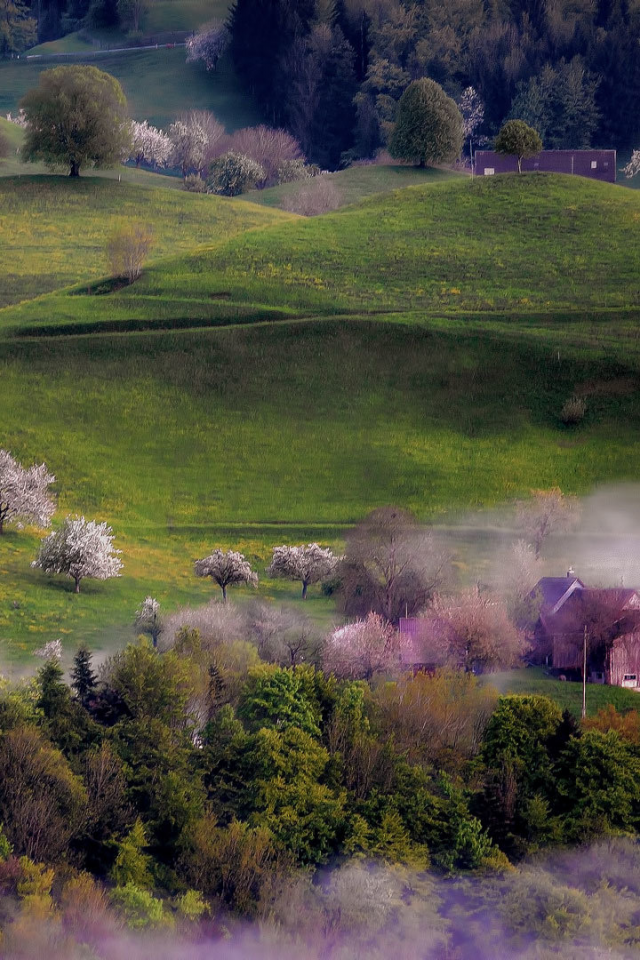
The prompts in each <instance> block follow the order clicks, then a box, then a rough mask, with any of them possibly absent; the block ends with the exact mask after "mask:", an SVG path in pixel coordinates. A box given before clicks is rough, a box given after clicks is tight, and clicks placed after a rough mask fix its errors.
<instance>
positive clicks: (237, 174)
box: [207, 150, 265, 197]
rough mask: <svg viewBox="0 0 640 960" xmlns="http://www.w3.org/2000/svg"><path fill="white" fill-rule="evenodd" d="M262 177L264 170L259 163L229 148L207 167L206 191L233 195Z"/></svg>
mask: <svg viewBox="0 0 640 960" xmlns="http://www.w3.org/2000/svg"><path fill="white" fill-rule="evenodd" d="M264 177H265V172H264V170H263V168H262V167H261V166H260V164H259V163H256V162H255V160H252V159H251V157H245V156H243V154H241V153H234V152H233V151H232V150H230V151H229V152H228V153H224V154H223V155H222V156H221V157H218V158H217V160H214V161H213V163H212V164H211V166H210V167H209V176H208V177H207V193H218V194H222V196H224V197H235V196H237V195H238V194H239V193H244V192H245V191H246V190H250V189H251V188H252V187H255V185H256V184H257V183H258V182H259V181H260V180H264Z"/></svg>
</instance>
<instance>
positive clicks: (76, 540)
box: [31, 517, 122, 593]
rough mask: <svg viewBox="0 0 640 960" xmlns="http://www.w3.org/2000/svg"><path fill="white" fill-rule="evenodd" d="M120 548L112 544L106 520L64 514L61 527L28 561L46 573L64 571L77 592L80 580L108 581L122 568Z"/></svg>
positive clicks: (44, 541) (117, 575)
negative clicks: (99, 520) (35, 555)
mask: <svg viewBox="0 0 640 960" xmlns="http://www.w3.org/2000/svg"><path fill="white" fill-rule="evenodd" d="M120 553H121V551H120V550H116V549H115V547H114V546H113V532H112V530H111V527H110V526H108V525H107V524H106V523H96V521H95V520H85V518H84V517H67V518H66V519H65V521H64V523H63V525H62V527H61V528H60V530H55V531H54V532H53V533H50V534H49V536H48V537H45V539H44V540H43V541H42V543H41V544H40V553H39V554H38V556H37V558H36V559H35V560H34V561H33V563H32V564H31V566H32V567H39V568H40V569H41V570H43V571H44V572H45V573H48V574H56V573H65V574H66V575H67V576H68V577H71V579H72V580H73V581H74V583H75V592H76V593H80V581H81V580H84V579H85V578H86V577H89V578H91V579H93V580H109V579H110V578H111V577H119V576H120V570H121V569H122V561H121V560H120V556H119V555H120Z"/></svg>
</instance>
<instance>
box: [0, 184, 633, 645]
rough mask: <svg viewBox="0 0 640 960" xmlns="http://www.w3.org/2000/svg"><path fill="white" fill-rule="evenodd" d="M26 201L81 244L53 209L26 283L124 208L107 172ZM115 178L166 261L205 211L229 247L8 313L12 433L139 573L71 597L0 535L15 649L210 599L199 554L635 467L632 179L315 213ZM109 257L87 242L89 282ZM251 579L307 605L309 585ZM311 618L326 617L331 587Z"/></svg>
mask: <svg viewBox="0 0 640 960" xmlns="http://www.w3.org/2000/svg"><path fill="white" fill-rule="evenodd" d="M7 183H9V181H7ZM18 185H19V186H21V188H22V189H23V191H24V192H22V193H20V192H18V193H16V197H17V199H16V201H15V205H14V207H13V208H12V209H11V213H10V220H9V221H7V222H10V223H11V224H14V223H20V224H22V223H23V222H25V223H26V221H27V219H29V220H35V222H37V217H34V213H37V210H38V204H39V203H41V202H43V201H42V198H43V197H44V198H46V197H47V191H48V190H53V191H54V194H52V197H53V196H54V197H55V207H56V208H58V209H60V210H62V209H63V207H65V208H66V207H67V206H68V207H69V210H70V212H69V225H68V227H66V228H65V230H62V229H61V227H60V224H59V221H57V220H56V218H55V217H54V216H53V215H51V220H50V230H48V231H47V230H44V229H43V230H41V231H40V236H44V235H47V236H48V238H49V239H48V241H47V242H48V243H49V244H50V246H49V248H48V249H49V253H48V254H44V253H43V250H42V249H39V247H38V244H37V243H33V242H32V241H33V238H31V240H30V239H29V238H30V237H31V234H30V232H29V231H30V230H31V227H27V226H24V227H23V226H21V228H20V229H21V230H22V229H24V230H25V233H24V238H25V239H24V240H23V241H21V240H20V236H21V235H20V234H18V236H17V243H16V242H14V244H13V245H12V249H15V250H17V251H18V253H17V254H16V259H15V261H14V262H15V264H16V267H15V268H14V270H15V273H16V275H18V274H19V276H20V277H22V278H25V277H28V276H31V277H34V276H36V275H37V274H38V273H39V272H40V271H43V270H44V268H45V263H46V261H51V260H53V258H54V257H55V256H56V255H59V256H60V260H61V263H64V262H65V261H71V260H72V257H71V252H72V251H73V249H74V244H77V241H74V239H73V237H74V233H73V231H74V230H75V236H77V235H78V234H79V233H80V230H79V224H82V232H83V233H85V234H86V235H87V236H93V237H94V241H92V242H94V243H95V245H96V249H97V248H98V247H99V243H98V237H99V236H101V231H102V229H103V228H102V225H101V221H102V219H103V218H106V217H107V216H108V217H111V218H113V219H117V217H119V216H123V207H122V197H123V193H121V192H118V193H117V194H116V193H115V185H113V186H111V187H109V185H108V184H106V182H105V181H101V182H100V181H95V180H86V181H85V180H81V181H80V184H69V183H68V181H67V180H65V179H62V178H61V179H59V180H56V179H53V180H51V181H44V180H43V181H40V180H38V179H37V178H36V179H35V180H34V181H33V184H32V185H31V186H32V189H31V190H28V189H26V188H25V187H24V185H23V184H22V181H19V182H18ZM75 187H80V193H74V192H73V191H74V188H75ZM118 190H119V191H120V190H126V191H127V194H125V196H129V193H130V195H131V196H130V200H129V202H130V203H131V204H132V207H131V209H132V210H133V209H134V208H135V209H138V208H136V206H135V204H136V201H135V196H136V194H137V195H138V197H139V198H140V200H139V202H140V203H141V204H144V205H146V208H147V209H149V210H152V209H156V211H157V215H158V222H159V223H160V222H165V221H166V224H167V229H171V230H175V231H176V234H177V236H178V239H177V240H176V241H171V240H170V238H169V234H167V239H166V243H165V248H164V250H165V251H166V250H167V248H170V247H171V245H172V243H175V245H176V246H177V244H178V243H181V242H183V241H184V243H185V245H186V244H187V242H188V239H189V236H192V237H194V238H195V239H200V238H201V236H202V234H198V231H199V230H205V229H206V222H207V218H208V220H209V226H210V234H211V236H210V240H211V246H210V247H208V248H203V249H201V250H200V251H198V252H197V253H191V254H188V255H182V256H179V257H173V258H170V259H167V260H155V261H154V263H153V264H151V265H150V267H149V268H148V269H147V270H146V271H145V273H144V274H143V277H142V278H141V280H140V281H138V282H137V283H135V284H134V285H132V286H131V287H129V288H125V289H119V290H118V289H115V290H114V289H113V288H112V287H111V286H110V285H109V283H108V282H105V283H95V282H94V281H92V283H91V285H90V288H88V287H87V284H86V280H85V281H84V286H76V287H75V288H73V289H72V290H70V291H62V292H60V291H59V292H57V293H54V294H50V295H46V296H42V297H39V298H37V299H35V300H31V301H29V302H26V303H22V304H20V305H16V306H10V307H7V308H5V309H4V310H2V311H0V400H1V402H2V409H3V421H2V424H3V425H2V445H3V446H6V447H8V448H9V449H11V450H12V452H13V453H14V454H15V455H16V456H18V458H19V459H21V460H23V461H27V462H30V461H32V460H34V459H38V460H41V459H44V460H46V461H47V463H48V464H49V466H50V467H51V469H52V470H53V472H54V473H55V474H56V476H57V477H58V484H57V489H58V491H59V506H60V511H59V514H58V516H63V515H64V513H65V512H68V511H81V512H83V513H85V514H86V515H87V516H92V517H93V516H96V517H97V518H99V519H107V520H109V522H110V523H112V525H113V527H114V530H115V532H116V535H117V538H118V541H119V545H120V546H121V547H122V549H123V551H124V553H123V559H124V562H125V569H124V576H123V577H122V579H121V580H119V581H117V582H115V583H107V584H95V585H91V584H87V590H86V592H85V593H84V594H81V596H80V598H75V597H74V596H73V594H72V593H71V592H70V591H69V590H67V588H66V585H65V584H60V583H57V582H55V581H54V582H51V581H48V580H46V579H45V578H44V577H43V576H42V575H41V574H40V573H38V572H37V571H34V570H31V568H30V567H29V560H30V559H31V557H32V556H33V555H34V552H35V549H36V545H37V538H36V537H35V535H33V534H31V533H28V532H27V533H25V532H23V533H17V532H12V533H10V534H9V535H7V536H6V537H4V538H3V539H2V541H0V572H1V574H2V577H1V579H0V637H2V638H4V649H5V652H4V655H5V656H10V657H11V658H12V659H14V660H15V659H20V658H21V657H22V656H24V655H26V652H27V651H28V650H29V649H33V647H34V646H39V645H40V644H41V643H42V641H43V640H44V639H50V638H52V637H56V636H64V637H67V638H68V641H69V642H72V641H74V642H75V640H77V639H79V638H80V637H84V638H86V639H89V640H90V641H91V642H92V643H94V644H101V645H104V644H109V643H112V642H116V641H119V640H121V638H122V636H123V635H125V634H126V633H127V631H128V630H129V629H130V627H129V624H130V622H131V619H132V615H133V610H134V609H135V607H136V606H137V605H138V603H139V602H140V600H141V598H143V597H144V596H145V595H146V594H147V593H152V594H154V595H158V596H159V597H160V599H161V600H163V601H165V602H167V603H168V604H170V605H171V604H173V605H175V604H177V603H179V602H184V601H186V600H190V601H193V600H198V599H199V600H204V599H205V598H206V597H208V596H210V595H211V589H210V587H209V586H208V585H206V584H203V583H201V582H199V581H196V580H195V578H194V577H193V576H192V572H191V571H192V561H193V560H194V559H195V558H196V557H198V556H200V555H202V553H203V551H208V550H210V549H211V548H213V547H214V546H218V545H221V546H225V545H229V546H230V545H233V546H236V547H238V548H240V549H244V550H245V552H246V553H247V554H248V555H250V556H251V557H252V559H254V561H255V562H257V563H258V564H259V566H261V568H262V569H264V565H265V563H266V561H267V560H268V557H269V553H270V547H271V546H272V545H274V544H275V543H279V542H284V541H287V540H288V541H289V542H301V541H302V540H307V539H312V538H313V539H321V540H324V541H329V542H339V540H340V538H341V536H342V534H343V532H344V528H345V525H348V524H350V523H352V522H353V521H354V520H356V519H358V518H359V517H360V516H362V515H363V514H364V513H365V512H366V511H367V510H368V509H370V508H372V507H374V506H377V505H380V504H384V503H389V502H393V503H399V504H402V505H405V506H408V507H410V508H412V509H414V510H415V511H416V512H417V513H418V514H419V515H420V516H421V517H423V518H430V517H431V518H435V517H440V518H442V517H443V516H446V515H447V514H448V513H451V512H453V513H455V512H456V511H461V510H464V509H466V508H469V507H474V508H477V507H482V506H486V505H491V504H497V503H501V502H504V501H505V500H509V499H511V498H514V497H518V496H523V495H526V493H527V492H528V491H529V490H530V489H531V488H536V487H549V486H551V485H555V484H558V485H560V486H561V487H562V488H563V489H565V490H566V491H573V492H577V493H580V492H585V491H587V490H589V489H590V488H591V487H592V485H594V484H597V483H601V482H604V481H608V480H615V479H622V478H631V477H635V476H637V475H638V472H639V471H640V444H639V442H638V436H639V435H640V433H639V427H640V391H639V389H638V386H639V384H640V369H639V365H638V364H639V359H638V347H637V333H636V330H637V321H638V310H637V306H636V304H637V290H636V285H635V284H636V281H635V277H636V276H637V275H638V266H639V264H638V263H637V259H638V256H640V254H638V253H637V251H636V249H635V246H634V243H633V239H634V231H635V223H636V222H637V219H638V217H639V216H640V197H637V195H636V194H635V193H633V192H632V191H619V190H617V189H615V188H610V187H606V186H603V185H600V184H594V183H591V182H588V181H578V180H577V178H576V179H569V178H562V177H546V176H532V177H521V178H517V177H512V178H495V179H492V180H490V181H483V182H474V183H471V182H470V181H468V180H466V179H465V180H460V181H458V180H454V181H451V182H448V183H441V184H433V185H430V186H423V187H411V188H408V189H406V190H403V191H400V192H398V193H396V194H391V195H388V196H384V197H377V198H373V199H371V200H367V201H364V202H363V203H361V204H360V205H357V206H353V207H349V208H345V209H343V210H342V211H340V212H338V213H336V214H332V215H329V216H326V217H320V218H315V219H312V220H303V219H300V218H287V215H285V214H282V213H280V212H278V211H269V210H268V209H266V208H264V207H258V206H255V205H251V204H246V203H244V202H236V201H227V202H225V201H220V200H216V199H215V198H207V197H197V196H196V197H191V196H189V195H185V194H181V193H170V192H168V191H159V192H158V196H157V197H156V198H155V199H152V198H153V197H154V194H153V192H151V191H147V190H145V191H142V190H137V188H134V187H129V186H124V185H120V186H119V188H118ZM94 194H95V196H94ZM12 195H13V193H12V192H11V191H9V190H7V192H6V193H5V195H4V199H3V205H2V207H1V208H0V209H5V208H6V205H7V203H8V202H9V198H10V196H12ZM83 197H85V200H86V202H85V200H83V201H82V202H83V203H85V206H82V205H80V206H78V207H75V208H74V207H73V206H72V204H71V203H70V201H71V200H73V202H74V203H77V202H79V201H78V198H81V199H82V198H83ZM100 197H101V198H102V199H98V198H100ZM87 198H88V199H87ZM110 203H111V204H112V207H111V209H109V204H110ZM100 204H102V206H101V207H100ZM165 204H168V205H169V206H167V207H165V206H164V205H165ZM171 204H174V206H171ZM114 208H117V209H114ZM94 209H95V217H94V213H93V211H94ZM27 212H28V213H29V217H28V218H27V216H26V214H27ZM136 215H137V214H136ZM213 215H215V216H216V217H218V218H221V217H222V218H223V216H226V217H227V218H228V219H226V220H225V219H224V218H223V219H219V220H218V221H217V223H215V222H213V223H212V220H211V218H212V216H213ZM92 217H94V220H95V222H92ZM269 217H271V218H272V220H271V221H269V219H268V218H269ZM265 218H266V219H265ZM181 219H182V223H183V228H184V235H183V236H182V235H181V234H180V220H181ZM46 222H47V221H46V220H45V221H43V225H44V223H46ZM169 223H171V224H172V225H171V227H170V228H169V226H168V225H169ZM212 227H213V229H212ZM56 228H57V229H58V230H59V233H58V235H57V236H56V233H55V230H56ZM246 228H250V229H246ZM158 229H161V228H160V227H159V228H158ZM163 229H164V228H163ZM240 230H244V232H241V233H238V231H240ZM234 231H235V232H236V236H231V233H232V232H234ZM0 235H1V236H6V229H5V228H3V230H2V232H1V234H0ZM194 235H195V236H194ZM57 248H59V249H60V251H61V252H60V253H59V254H56V249H57ZM7 250H8V251H9V248H8V247H7ZM65 250H66V254H65V252H64V251H65ZM157 252H158V253H160V252H161V251H160V250H158V251H157ZM9 253H10V251H9ZM2 254H3V257H4V256H5V251H2ZM91 256H92V255H91V253H90V252H89V249H88V248H87V251H85V252H83V248H82V247H80V248H79V249H78V251H77V267H78V271H79V272H78V273H77V274H76V279H79V278H80V277H82V276H84V277H87V276H88V275H89V274H90V272H91V270H90V264H91ZM29 264H31V267H29ZM80 267H81V268H82V271H86V272H83V273H81V272H80ZM74 269H75V267H74ZM57 270H58V267H56V271H57ZM54 273H55V271H53V270H52V271H51V274H50V279H49V280H47V283H49V282H50V283H53V282H54V276H53V274H54ZM94 276H95V274H94ZM65 277H66V278H67V279H69V280H70V279H71V276H70V274H66V275H65ZM16 282H18V283H24V284H25V285H26V287H27V290H28V292H30V293H32V294H33V293H35V292H37V289H36V287H35V285H34V283H33V280H31V281H29V282H30V283H31V287H30V288H29V286H28V282H27V281H26V280H24V279H22V280H20V279H19V280H18V281H16ZM89 289H90V292H89ZM96 294H99V295H96ZM576 392H577V393H579V394H580V395H582V396H584V397H585V398H586V401H587V415H586V417H585V420H584V422H583V423H582V424H581V425H580V426H578V427H577V428H574V429H572V430H571V429H568V428H566V427H564V426H563V425H562V423H561V422H560V418H559V413H560V409H561V407H562V404H563V402H564V400H565V399H567V397H569V396H571V395H573V394H574V393H576ZM260 591H261V593H262V594H263V595H266V596H278V597H280V598H283V597H287V598H293V597H295V595H296V593H297V588H296V586H295V585H288V584H273V583H269V582H266V583H263V584H262V585H261V587H260ZM310 609H312V610H314V611H315V613H316V615H318V616H327V615H329V614H330V611H331V606H330V602H329V601H322V600H321V599H319V598H317V597H316V598H315V599H314V600H313V601H312V602H311V607H310ZM2 656H3V647H2V646H1V645H0V658H2Z"/></svg>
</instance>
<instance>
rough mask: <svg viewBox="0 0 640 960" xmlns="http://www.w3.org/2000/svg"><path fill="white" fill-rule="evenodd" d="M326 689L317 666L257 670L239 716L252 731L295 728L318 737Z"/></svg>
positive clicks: (249, 679) (248, 684) (251, 673)
mask: <svg viewBox="0 0 640 960" xmlns="http://www.w3.org/2000/svg"><path fill="white" fill-rule="evenodd" d="M323 687H324V688H325V689H326V684H325V682H324V678H323V677H322V674H321V673H320V672H319V671H318V672H316V671H315V670H314V669H313V667H297V668H296V669H293V668H292V667H277V666H274V665H266V664H264V665H261V666H259V667H254V668H253V669H252V670H250V671H249V674H248V676H247V681H246V684H245V687H244V690H243V692H242V694H241V699H240V706H239V709H238V716H239V717H240V718H241V719H242V720H244V721H245V722H246V723H247V725H248V727H249V729H250V730H259V729H260V728H261V727H274V728H276V729H278V730H285V729H287V727H291V726H293V727H298V728H299V729H300V730H304V731H305V732H306V733H308V734H310V735H311V736H314V737H317V736H319V735H320V721H321V719H322V709H321V702H320V696H321V695H322V693H323V692H324V691H323Z"/></svg>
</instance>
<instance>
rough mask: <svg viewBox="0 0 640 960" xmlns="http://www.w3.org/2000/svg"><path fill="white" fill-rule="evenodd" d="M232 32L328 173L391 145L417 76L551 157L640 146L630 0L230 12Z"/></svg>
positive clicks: (282, 119)
mask: <svg viewBox="0 0 640 960" xmlns="http://www.w3.org/2000/svg"><path fill="white" fill-rule="evenodd" d="M230 26H231V35H232V40H231V51H232V55H233V58H234V62H235V65H236V68H237V70H238V72H239V74H240V76H241V77H242V79H243V81H244V83H245V84H246V86H247V87H248V89H249V90H250V91H251V93H252V94H253V95H254V96H255V97H256V99H257V100H258V101H259V102H260V104H261V106H262V107H263V109H264V110H265V112H266V113H267V115H268V116H269V117H270V118H271V120H272V122H274V123H276V124H278V125H283V126H285V127H287V129H289V130H290V131H291V132H292V133H294V135H295V136H296V137H297V138H298V139H299V140H300V142H301V144H302V145H303V149H304V151H305V153H306V154H307V155H308V156H309V157H310V158H311V159H312V160H314V161H316V162H318V163H320V164H321V165H323V166H333V167H335V166H337V165H338V163H339V162H340V161H341V158H342V160H343V161H344V160H346V159H348V158H352V157H354V156H360V157H368V156H371V155H372V154H373V153H374V151H375V150H376V149H377V148H379V147H381V146H384V145H386V143H387V142H388V138H389V134H390V129H391V128H392V126H393V124H394V123H395V120H396V115H397V109H398V101H399V100H400V97H401V95H402V93H403V92H404V91H405V90H406V89H407V87H408V86H409V84H410V83H411V82H412V81H413V80H416V79H419V78H422V77H429V78H431V79H433V80H435V81H436V82H437V83H439V84H441V85H442V86H443V87H444V89H445V91H446V92H447V93H448V94H449V95H450V96H452V97H453V98H454V99H456V100H460V98H461V96H462V94H463V92H464V90H465V89H466V88H467V87H469V86H471V87H473V88H475V90H476V91H477V93H478V95H479V97H480V99H481V100H482V101H483V103H484V127H483V129H482V130H481V131H480V132H481V133H484V134H486V135H489V136H493V135H495V134H496V133H497V131H498V129H499V127H500V126H501V125H502V123H503V122H504V121H505V120H506V119H520V120H523V121H525V122H527V123H528V124H529V125H530V126H532V127H534V128H535V129H536V130H537V131H538V133H539V134H540V136H541V137H542V141H543V143H544V145H545V147H548V148H565V147H566V148H572V149H575V148H581V147H588V146H591V145H592V144H593V145H598V146H601V147H610V148H611V147H615V148H618V149H626V148H629V147H631V146H633V145H634V144H635V143H636V141H637V138H638V133H639V129H638V128H639V123H640V121H639V120H638V116H639V115H640V114H639V111H638V89H639V79H640V78H639V74H638V71H639V70H640V64H639V62H638V57H637V55H636V52H637V48H638V42H639V40H640V8H639V7H638V5H637V4H634V3H630V2H628V0H597V2H596V3H594V4H592V3H586V2H584V3H582V2H578V3H573V2H571V3H570V2H568V0H536V2H535V3H533V4H531V3H522V2H520V0H511V2H493V3H489V4H488V3H485V2H484V0H458V2H454V3H448V4H446V5H443V4H441V3H438V2H437V0H421V2H416V0H375V2H374V0H340V2H334V0H305V2H301V3H296V4H291V3H289V2H287V0H274V2H273V3H269V4H265V3H262V2H261V0H236V3H235V4H234V7H233V9H232V13H231V19H230Z"/></svg>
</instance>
